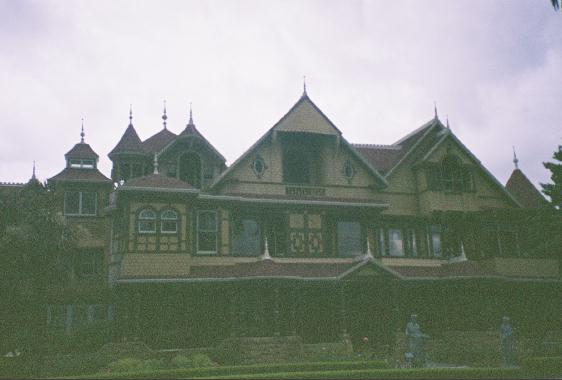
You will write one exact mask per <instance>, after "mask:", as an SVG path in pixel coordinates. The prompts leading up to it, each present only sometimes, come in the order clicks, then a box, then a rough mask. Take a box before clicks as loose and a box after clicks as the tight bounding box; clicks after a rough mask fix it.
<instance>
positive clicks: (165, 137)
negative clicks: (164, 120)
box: [142, 128, 177, 155]
mask: <svg viewBox="0 0 562 380" xmlns="http://www.w3.org/2000/svg"><path fill="white" fill-rule="evenodd" d="M176 137H177V135H176V134H175V133H174V132H171V131H170V130H169V129H167V128H163V129H162V130H161V131H160V132H158V133H156V134H155V135H153V136H151V137H149V138H148V139H146V140H145V141H144V142H143V143H142V148H143V150H144V151H145V152H147V153H149V154H151V155H153V154H154V153H159V152H160V151H162V149H164V148H165V147H166V146H167V145H168V144H170V143H171V142H172V141H173V140H174V139H175V138H176Z"/></svg>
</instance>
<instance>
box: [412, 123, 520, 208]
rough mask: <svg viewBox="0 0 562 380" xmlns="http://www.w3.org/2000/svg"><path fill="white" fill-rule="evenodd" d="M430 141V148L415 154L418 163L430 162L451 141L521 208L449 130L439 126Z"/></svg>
mask: <svg viewBox="0 0 562 380" xmlns="http://www.w3.org/2000/svg"><path fill="white" fill-rule="evenodd" d="M431 139H432V144H431V145H428V146H430V148H429V149H427V147H424V148H426V149H427V151H420V152H416V154H419V155H420V156H421V158H420V160H419V161H418V163H420V164H421V163H423V162H427V161H429V160H431V158H434V157H435V155H436V153H437V152H438V150H439V148H440V147H442V146H443V145H445V144H446V142H447V141H451V142H452V143H453V144H454V145H455V146H456V147H457V148H458V149H460V150H461V151H462V152H463V153H465V154H466V156H467V157H468V159H469V160H470V161H472V163H473V164H475V165H476V167H478V168H479V169H480V170H481V172H482V173H483V174H484V177H485V178H487V179H488V180H489V181H490V183H491V184H492V185H493V186H494V187H496V188H497V189H498V190H499V191H500V192H501V193H503V194H504V195H505V196H506V197H507V198H508V199H509V201H511V202H512V203H513V204H515V205H516V206H521V204H520V203H519V202H518V200H517V199H516V198H514V197H513V195H512V194H510V193H509V192H508V191H507V190H506V188H505V187H504V186H503V185H502V184H501V183H500V182H499V181H498V180H497V179H496V177H494V175H493V174H492V173H490V171H489V170H488V169H486V167H484V165H482V163H481V162H480V160H479V159H478V158H477V157H476V156H475V155H474V154H473V153H472V152H471V151H470V149H468V148H467V147H466V146H465V145H464V144H463V143H462V142H461V141H460V140H459V139H458V137H456V136H455V134H454V133H453V132H452V131H451V130H450V129H448V128H445V127H443V126H441V129H440V130H439V131H438V132H437V133H436V134H434V135H432V136H431Z"/></svg>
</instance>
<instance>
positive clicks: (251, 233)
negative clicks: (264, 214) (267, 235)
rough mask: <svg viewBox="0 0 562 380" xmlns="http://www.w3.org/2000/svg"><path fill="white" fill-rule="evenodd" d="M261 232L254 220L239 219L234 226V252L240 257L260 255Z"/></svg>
mask: <svg viewBox="0 0 562 380" xmlns="http://www.w3.org/2000/svg"><path fill="white" fill-rule="evenodd" d="M260 248H261V247H260V231H259V227H258V222H257V221H255V220H253V219H238V220H235V221H234V225H233V226H232V251H233V254H235V255H238V256H259V255H260V253H261V252H260V251H261V249H260Z"/></svg>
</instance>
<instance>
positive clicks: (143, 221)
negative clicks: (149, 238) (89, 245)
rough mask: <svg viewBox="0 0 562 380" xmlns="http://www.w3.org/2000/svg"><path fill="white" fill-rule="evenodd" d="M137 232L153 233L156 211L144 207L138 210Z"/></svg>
mask: <svg viewBox="0 0 562 380" xmlns="http://www.w3.org/2000/svg"><path fill="white" fill-rule="evenodd" d="M138 226H139V232H140V233H144V234H153V233H155V232H156V213H155V212H154V211H152V210H151V209H144V210H142V211H141V212H139V222H138Z"/></svg>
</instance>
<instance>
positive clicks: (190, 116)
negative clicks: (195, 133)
mask: <svg viewBox="0 0 562 380" xmlns="http://www.w3.org/2000/svg"><path fill="white" fill-rule="evenodd" d="M187 125H193V110H192V109H191V102H189V122H188V123H187Z"/></svg>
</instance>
